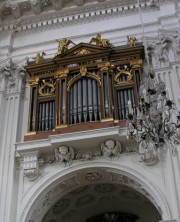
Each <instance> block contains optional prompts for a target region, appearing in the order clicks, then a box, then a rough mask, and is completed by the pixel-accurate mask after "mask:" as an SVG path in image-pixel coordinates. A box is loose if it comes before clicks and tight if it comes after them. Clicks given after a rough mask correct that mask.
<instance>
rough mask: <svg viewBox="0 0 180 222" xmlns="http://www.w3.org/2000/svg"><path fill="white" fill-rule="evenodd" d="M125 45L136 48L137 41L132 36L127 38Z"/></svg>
mask: <svg viewBox="0 0 180 222" xmlns="http://www.w3.org/2000/svg"><path fill="white" fill-rule="evenodd" d="M127 40H128V41H127V44H128V45H130V46H131V47H135V46H136V42H137V39H136V37H133V36H130V37H129V36H127Z"/></svg>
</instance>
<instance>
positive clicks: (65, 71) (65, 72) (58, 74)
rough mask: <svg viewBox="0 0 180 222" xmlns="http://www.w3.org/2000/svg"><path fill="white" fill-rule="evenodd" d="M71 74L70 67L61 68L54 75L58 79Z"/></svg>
mask: <svg viewBox="0 0 180 222" xmlns="http://www.w3.org/2000/svg"><path fill="white" fill-rule="evenodd" d="M68 74H69V70H68V69H59V70H57V71H56V73H55V75H54V77H55V78H56V79H59V78H62V77H66V76H67V75H68Z"/></svg>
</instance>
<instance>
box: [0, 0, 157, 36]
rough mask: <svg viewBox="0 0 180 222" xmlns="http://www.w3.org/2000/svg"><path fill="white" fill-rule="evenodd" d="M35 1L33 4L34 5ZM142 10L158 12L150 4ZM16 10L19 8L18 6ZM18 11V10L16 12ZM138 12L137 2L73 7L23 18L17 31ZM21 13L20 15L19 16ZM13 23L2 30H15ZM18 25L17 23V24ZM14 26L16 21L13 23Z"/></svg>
mask: <svg viewBox="0 0 180 222" xmlns="http://www.w3.org/2000/svg"><path fill="white" fill-rule="evenodd" d="M34 2H35V0H34V1H33V3H32V2H31V3H32V4H34ZM140 4H141V8H142V10H148V11H150V10H152V11H154V10H157V8H156V7H155V8H151V7H150V6H149V4H148V3H140ZM57 7H58V6H57ZM16 9H18V7H17V6H16ZM34 10H36V11H37V10H40V7H39V6H37V5H36V7H35V9H34ZM16 11H17V10H16ZM137 11H138V6H137V3H135V1H131V2H129V3H128V4H127V3H126V5H125V3H123V2H119V1H116V0H114V1H113V2H111V3H109V2H104V4H101V3H98V4H92V5H84V6H81V7H75V8H74V7H73V8H70V9H63V10H61V11H60V12H59V11H57V12H56V11H55V12H47V13H41V14H39V13H40V12H39V13H36V14H38V15H37V16H31V17H29V16H27V17H21V20H19V23H18V24H17V26H19V29H17V31H21V32H22V31H24V30H30V29H31V30H32V29H34V28H35V29H36V28H37V27H38V28H40V27H45V26H49V25H52V24H67V23H68V24H69V23H70V24H72V23H73V21H74V22H76V24H77V22H80V21H81V20H82V21H84V20H87V21H90V20H92V19H93V20H94V19H95V20H96V19H97V18H98V20H99V19H100V18H107V17H114V16H122V15H124V14H127V13H135V12H137ZM17 13H19V14H17ZM20 15H21V12H16V18H19V17H20ZM11 23H12V20H11V21H8V20H7V21H6V20H4V21H3V22H2V27H0V30H2V31H4V30H8V29H14V26H13V25H11ZM16 23H17V22H16ZM13 24H14V21H13Z"/></svg>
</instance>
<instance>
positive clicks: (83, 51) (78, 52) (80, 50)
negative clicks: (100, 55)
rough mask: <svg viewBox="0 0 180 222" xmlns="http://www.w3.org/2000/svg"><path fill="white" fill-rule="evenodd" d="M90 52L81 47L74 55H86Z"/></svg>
mask: <svg viewBox="0 0 180 222" xmlns="http://www.w3.org/2000/svg"><path fill="white" fill-rule="evenodd" d="M90 53H91V52H90V51H89V50H88V49H86V48H82V49H79V50H77V51H75V52H74V54H75V55H88V54H90Z"/></svg>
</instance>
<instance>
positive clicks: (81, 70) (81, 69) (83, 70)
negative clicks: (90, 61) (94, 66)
mask: <svg viewBox="0 0 180 222" xmlns="http://www.w3.org/2000/svg"><path fill="white" fill-rule="evenodd" d="M80 74H81V76H86V75H87V74H88V73H87V68H86V67H85V66H83V67H81V68H80Z"/></svg>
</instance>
